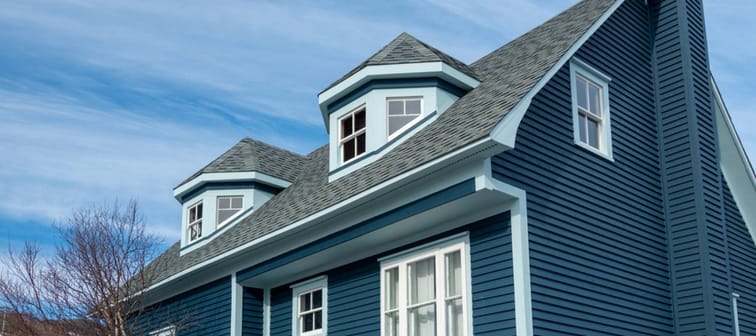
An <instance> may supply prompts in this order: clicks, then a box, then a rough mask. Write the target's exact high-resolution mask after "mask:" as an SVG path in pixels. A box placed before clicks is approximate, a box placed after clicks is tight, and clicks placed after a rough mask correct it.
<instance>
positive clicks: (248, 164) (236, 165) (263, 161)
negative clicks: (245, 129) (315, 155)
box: [176, 138, 306, 188]
mask: <svg viewBox="0 0 756 336" xmlns="http://www.w3.org/2000/svg"><path fill="white" fill-rule="evenodd" d="M305 160H306V158H305V157H304V156H302V155H299V154H296V153H292V152H290V151H287V150H285V149H281V148H278V147H275V146H272V145H269V144H266V143H264V142H261V141H257V140H254V139H251V138H244V139H241V141H239V143H237V144H236V145H234V146H233V147H231V149H229V150H227V151H226V152H225V153H223V154H221V156H219V157H218V158H217V159H215V160H213V162H210V164H208V165H207V166H205V167H204V168H202V169H200V170H199V171H197V172H196V173H194V174H193V175H192V176H190V177H189V178H187V179H186V180H184V181H183V182H181V184H179V185H178V186H176V188H178V187H181V186H182V185H184V184H186V183H188V182H189V181H191V180H193V179H195V178H197V177H198V176H200V175H202V174H204V173H243V172H258V173H263V174H266V175H269V176H272V177H275V178H279V179H282V180H284V181H288V182H294V180H296V179H297V176H299V173H300V170H301V168H302V164H303V162H304V161H305Z"/></svg>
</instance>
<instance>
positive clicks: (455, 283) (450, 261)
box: [446, 251, 462, 297]
mask: <svg viewBox="0 0 756 336" xmlns="http://www.w3.org/2000/svg"><path fill="white" fill-rule="evenodd" d="M461 294H462V258H461V256H460V253H459V251H456V252H452V253H449V254H447V255H446V297H452V296H457V295H461Z"/></svg>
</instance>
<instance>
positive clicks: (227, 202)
mask: <svg viewBox="0 0 756 336" xmlns="http://www.w3.org/2000/svg"><path fill="white" fill-rule="evenodd" d="M243 207H244V197H243V196H218V208H217V209H218V210H217V212H218V214H217V218H218V221H217V222H216V223H218V226H221V225H223V224H225V223H226V221H228V220H229V219H230V218H231V217H233V216H234V215H236V214H237V213H238V212H239V211H241V209H242V208H243Z"/></svg>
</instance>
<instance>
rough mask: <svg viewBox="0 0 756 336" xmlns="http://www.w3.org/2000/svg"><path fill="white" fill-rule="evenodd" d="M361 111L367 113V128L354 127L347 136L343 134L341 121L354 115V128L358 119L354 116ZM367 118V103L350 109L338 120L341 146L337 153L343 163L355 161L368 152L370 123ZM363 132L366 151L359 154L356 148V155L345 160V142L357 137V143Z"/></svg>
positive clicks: (337, 125)
mask: <svg viewBox="0 0 756 336" xmlns="http://www.w3.org/2000/svg"><path fill="white" fill-rule="evenodd" d="M360 112H364V113H365V128H362V129H361V130H360V131H357V130H355V129H352V134H350V135H348V136H347V137H346V138H345V137H344V135H343V134H342V132H343V129H342V127H341V121H342V120H344V119H346V118H349V117H352V128H354V120H355V119H356V118H354V116H355V115H356V114H357V113H360ZM367 119H368V118H367V105H366V104H361V105H360V106H357V107H356V108H354V109H352V110H350V111H349V112H347V113H345V114H344V115H343V116H341V117H339V118H338V119H337V120H336V127H337V128H338V141H339V148H338V153H337V155H338V157H339V162H340V163H341V164H345V163H347V162H351V161H354V160H356V159H357V158H360V157H362V156H363V155H365V154H366V153H367V128H368V127H367V125H368V120H367ZM361 134H364V135H365V151H364V152H362V153H359V154H357V151H356V150H355V156H354V157H352V158H350V159H349V160H344V150H343V148H344V143H346V142H347V141H349V140H352V139H355V144H356V142H357V140H356V139H357V137H358V136H359V135H361Z"/></svg>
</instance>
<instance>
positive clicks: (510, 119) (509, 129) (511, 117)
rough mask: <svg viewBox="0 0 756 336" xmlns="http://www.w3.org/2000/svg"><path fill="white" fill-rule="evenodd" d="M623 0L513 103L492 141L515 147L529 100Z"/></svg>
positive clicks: (494, 133)
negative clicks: (518, 130)
mask: <svg viewBox="0 0 756 336" xmlns="http://www.w3.org/2000/svg"><path fill="white" fill-rule="evenodd" d="M624 2H625V1H624V0H617V2H615V3H614V4H613V5H612V6H611V7H610V8H609V10H607V11H606V12H605V13H604V14H603V15H602V16H601V17H600V18H599V19H598V20H596V22H595V23H593V25H592V26H591V27H590V28H589V29H588V31H586V32H585V34H583V36H581V37H580V38H579V39H578V40H577V41H576V42H575V44H573V45H572V47H570V49H569V50H567V52H566V53H565V54H564V55H562V57H561V58H560V59H559V61H557V63H556V64H554V66H553V67H552V68H551V69H549V71H548V72H546V75H545V76H543V77H542V78H541V80H539V81H538V83H536V85H535V86H533V88H531V89H530V91H528V93H527V94H526V95H525V96H524V97H523V98H522V99H520V101H519V102H518V103H517V105H515V106H514V107H513V108H512V110H510V111H509V113H507V115H506V116H504V118H502V120H501V121H499V123H498V124H497V125H496V127H494V129H493V130H492V131H491V134H490V136H491V138H493V139H494V141H496V142H498V143H500V144H502V145H504V146H506V147H507V148H514V147H515V140H516V138H517V129H518V128H519V127H520V122H521V121H522V117H523V116H525V112H526V111H527V110H528V107H530V102H531V101H532V100H533V97H535V95H536V94H537V93H538V92H539V91H541V89H542V88H543V87H544V86H546V84H547V83H548V82H549V81H550V80H551V78H553V77H554V75H556V73H557V72H558V71H559V69H561V68H562V67H563V66H564V65H565V64H567V62H569V61H570V59H571V58H572V56H573V55H575V53H576V52H577V51H578V49H580V47H582V46H583V44H585V42H586V41H588V39H589V38H591V36H593V34H594V33H595V32H596V31H597V30H598V29H599V28H600V27H601V26H602V25H603V24H604V22H606V20H608V19H609V17H610V16H612V14H614V12H615V11H616V10H617V8H619V6H621V5H622V4H623V3H624Z"/></svg>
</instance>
